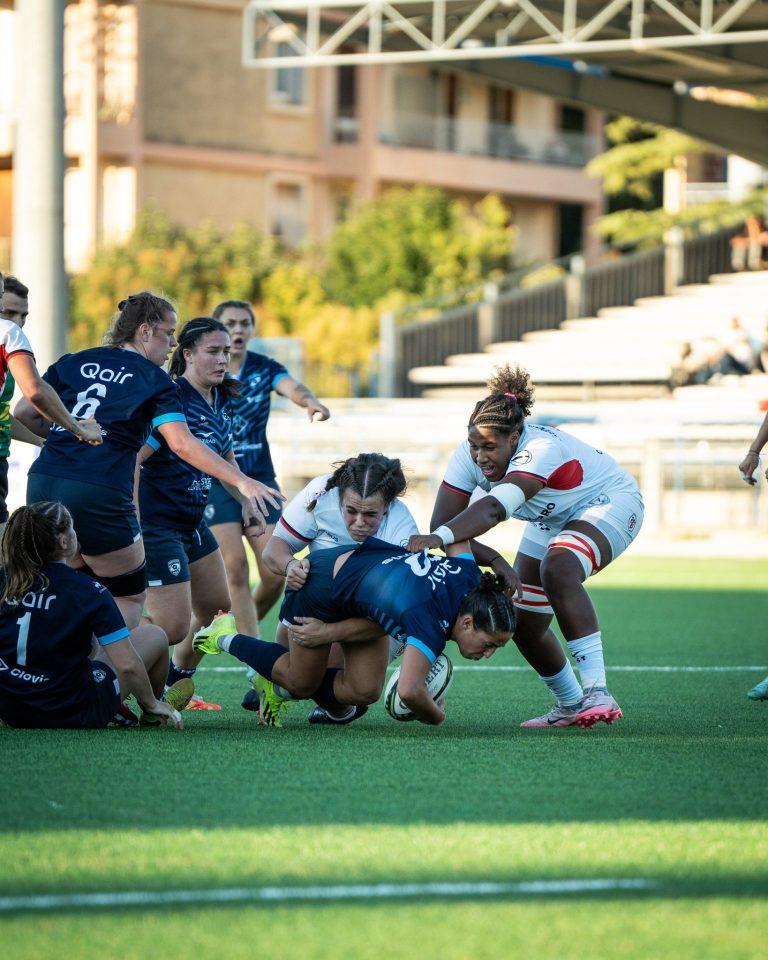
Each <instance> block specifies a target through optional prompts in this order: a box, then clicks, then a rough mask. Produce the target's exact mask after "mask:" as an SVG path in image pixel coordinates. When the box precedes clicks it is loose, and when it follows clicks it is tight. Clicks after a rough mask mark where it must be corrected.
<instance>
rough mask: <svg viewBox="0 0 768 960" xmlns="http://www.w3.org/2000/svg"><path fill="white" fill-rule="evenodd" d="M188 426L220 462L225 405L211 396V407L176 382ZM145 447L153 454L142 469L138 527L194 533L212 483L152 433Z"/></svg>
mask: <svg viewBox="0 0 768 960" xmlns="http://www.w3.org/2000/svg"><path fill="white" fill-rule="evenodd" d="M176 384H177V386H178V388H179V394H180V396H181V401H182V403H183V405H184V413H185V416H186V418H187V426H188V427H189V429H190V432H191V433H192V434H193V435H194V436H196V437H197V439H198V440H199V441H200V442H201V443H204V444H205V445H206V446H207V447H209V448H210V449H211V450H212V451H213V452H214V453H217V454H219V456H221V457H225V456H226V455H227V454H228V453H229V451H230V450H231V449H232V424H231V419H230V407H229V401H228V400H227V399H226V398H225V397H224V396H223V395H222V394H221V392H220V391H219V390H214V391H213V406H211V405H210V404H209V403H208V401H207V400H206V399H205V398H204V397H203V396H201V395H200V393H198V391H197V390H195V388H194V387H193V386H192V385H191V384H190V383H189V382H188V381H187V380H186V379H185V378H184V377H179V379H178V380H177V381H176ZM147 443H148V444H149V445H150V446H151V447H152V448H153V449H154V450H155V453H153V454H152V456H151V457H149V459H148V460H145V461H144V463H143V464H142V465H141V480H140V482H139V513H140V515H141V519H142V522H147V523H151V524H154V525H155V526H158V527H168V528H170V529H174V530H195V529H196V528H197V526H198V525H199V523H200V521H201V520H202V518H203V510H204V509H205V504H206V501H207V500H208V491H209V490H210V488H211V478H210V477H209V476H208V474H206V473H203V472H202V470H198V469H197V467H193V466H192V465H191V464H189V463H186V461H184V460H182V459H180V458H179V457H177V456H176V454H175V453H174V452H173V451H172V450H171V449H170V447H169V446H168V444H167V443H166V442H165V440H164V439H163V437H162V435H161V434H160V433H159V432H158V431H157V430H153V431H152V433H151V434H150V436H149V438H148V440H147Z"/></svg>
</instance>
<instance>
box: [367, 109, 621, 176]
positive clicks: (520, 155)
mask: <svg viewBox="0 0 768 960" xmlns="http://www.w3.org/2000/svg"><path fill="white" fill-rule="evenodd" d="M379 141H380V142H381V143H386V144H392V145H394V146H399V147H416V148H419V149H423V150H444V151H448V152H450V153H461V154H467V155H472V156H484V157H497V158H499V159H502V160H527V161H534V162H536V163H552V164H562V165H565V166H571V167H581V166H584V164H585V163H587V162H588V161H589V160H591V159H592V157H594V156H595V155H596V154H597V153H598V152H599V151H600V150H601V149H602V142H601V139H600V137H596V136H592V135H591V134H586V133H572V132H569V131H563V130H538V129H534V128H531V127H519V126H514V125H511V124H506V123H491V122H490V121H487V120H469V119H457V118H455V117H447V116H440V115H435V114H427V113H423V114H422V113H398V114H397V116H395V117H394V118H393V119H392V121H391V123H390V124H388V125H387V126H385V127H383V128H381V129H380V130H379Z"/></svg>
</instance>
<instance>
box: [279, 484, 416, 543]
mask: <svg viewBox="0 0 768 960" xmlns="http://www.w3.org/2000/svg"><path fill="white" fill-rule="evenodd" d="M331 476H332V475H331V474H330V473H324V474H323V475H322V476H319V477H315V479H314V480H310V482H309V483H308V484H307V485H306V487H304V489H303V490H302V491H301V492H300V493H297V494H296V496H295V497H294V498H293V499H292V500H291V502H290V503H289V504H287V505H286V507H285V508H284V510H283V514H282V516H281V517H280V520H279V521H278V523H277V526H276V527H275V532H274V536H276V537H280V538H281V539H282V540H285V541H286V542H287V543H289V544H290V545H291V549H292V550H293V551H294V552H297V551H299V550H301V549H302V548H303V547H306V546H307V545H309V552H310V553H312V551H314V550H327V549H330V548H331V547H336V546H339V545H342V544H349V545H351V546H354V545H355V543H356V541H355V540H353V539H352V537H351V536H350V535H349V531H348V530H347V528H346V526H345V525H344V517H343V515H342V512H341V498H340V496H339V491H338V488H334V489H333V490H328V491H326V489H325V485H326V483H327V482H328V480H329V478H330V477H331ZM313 500H317V503H316V504H315V508H314V510H308V509H307V506H308V505H309V504H310V503H311V502H312V501H313ZM418 532H419V531H418V527H417V526H416V521H415V520H414V519H413V517H412V516H411V512H410V510H409V509H408V507H406V506H405V504H404V503H403V502H402V501H401V500H397V499H395V500H393V502H392V503H390V505H389V508H388V509H387V512H386V513H385V514H384V517H383V518H382V521H381V526H380V527H379V529H378V531H377V533H376V539H377V540H383V541H384V542H385V543H390V544H394V545H395V546H398V547H402V546H404V545H405V544H406V543H407V542H408V538H409V537H411V536H414V535H415V534H417V533H418Z"/></svg>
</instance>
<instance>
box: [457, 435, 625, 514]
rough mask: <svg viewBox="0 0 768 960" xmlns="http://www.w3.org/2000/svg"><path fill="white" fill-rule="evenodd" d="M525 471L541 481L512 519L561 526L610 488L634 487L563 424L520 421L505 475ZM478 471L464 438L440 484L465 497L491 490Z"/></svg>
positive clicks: (609, 459)
mask: <svg viewBox="0 0 768 960" xmlns="http://www.w3.org/2000/svg"><path fill="white" fill-rule="evenodd" d="M515 475H518V476H528V477H535V478H536V479H538V480H541V481H542V483H543V484H544V486H543V487H542V488H541V490H539V492H538V493H537V494H535V495H534V496H533V497H531V498H530V500H526V501H525V503H523V504H521V505H520V506H519V507H518V508H517V509H516V510H515V511H514V513H513V514H512V515H513V516H514V517H516V518H517V519H518V520H530V521H532V522H534V523H546V524H547V525H548V526H551V527H552V528H553V529H554V530H557V529H559V528H561V527H562V526H563V525H564V524H565V523H566V521H567V520H568V519H569V518H570V517H571V515H572V514H573V513H574V512H575V511H577V510H579V509H581V508H583V507H585V506H587V505H588V504H591V503H593V502H599V498H601V497H610V494H611V492H612V491H627V492H637V491H638V487H637V484H636V483H635V481H634V479H633V477H632V476H631V475H630V474H629V473H627V471H626V470H625V469H624V468H623V467H621V466H619V464H618V463H617V462H616V461H615V460H614V459H613V457H611V456H609V455H608V454H607V453H603V452H602V451H601V450H597V449H596V448H595V447H592V446H590V445H589V444H588V443H584V442H583V441H582V440H578V439H577V438H576V437H572V436H571V435H570V434H568V433H565V432H564V431H563V430H558V429H557V428H555V427H548V426H543V425H540V424H530V423H526V424H525V426H524V427H523V431H522V433H521V434H520V439H519V441H518V444H517V449H516V450H515V453H514V455H513V456H512V458H511V460H510V461H509V467H508V471H507V477H510V476H515ZM501 482H502V481H495V482H492V481H490V480H487V479H486V478H485V476H483V472H482V470H481V469H480V468H479V467H478V466H477V464H476V463H475V462H474V461H473V460H472V457H471V455H470V452H469V442H468V441H466V440H465V441H464V443H462V444H461V446H460V447H458V449H457V450H456V452H455V453H454V454H453V456H452V457H451V459H450V461H449V463H448V466H447V468H446V471H445V477H444V479H443V485H444V486H445V487H447V488H448V489H450V490H455V491H458V492H459V493H464V494H466V496H467V497H469V496H470V495H471V494H472V492H473V491H474V489H475V488H476V487H480V489H481V490H485V491H487V492H490V493H492V492H493V488H494V487H495V486H496V485H497V483H501Z"/></svg>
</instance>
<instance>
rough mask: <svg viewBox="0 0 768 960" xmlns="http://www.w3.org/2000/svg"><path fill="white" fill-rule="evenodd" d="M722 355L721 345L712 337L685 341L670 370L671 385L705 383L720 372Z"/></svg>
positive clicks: (685, 385) (680, 385)
mask: <svg viewBox="0 0 768 960" xmlns="http://www.w3.org/2000/svg"><path fill="white" fill-rule="evenodd" d="M722 355H723V351H722V347H721V346H720V345H719V344H718V342H717V340H715V339H714V338H713V337H701V338H699V339H698V340H688V341H686V342H685V343H684V344H683V345H682V347H681V348H680V359H679V360H678V362H677V365H676V366H675V368H674V370H673V371H672V377H671V378H670V384H671V386H672V387H688V386H691V385H693V384H701V383H707V382H708V381H709V380H710V378H711V377H713V376H714V375H715V374H719V373H720V361H721V359H722Z"/></svg>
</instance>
